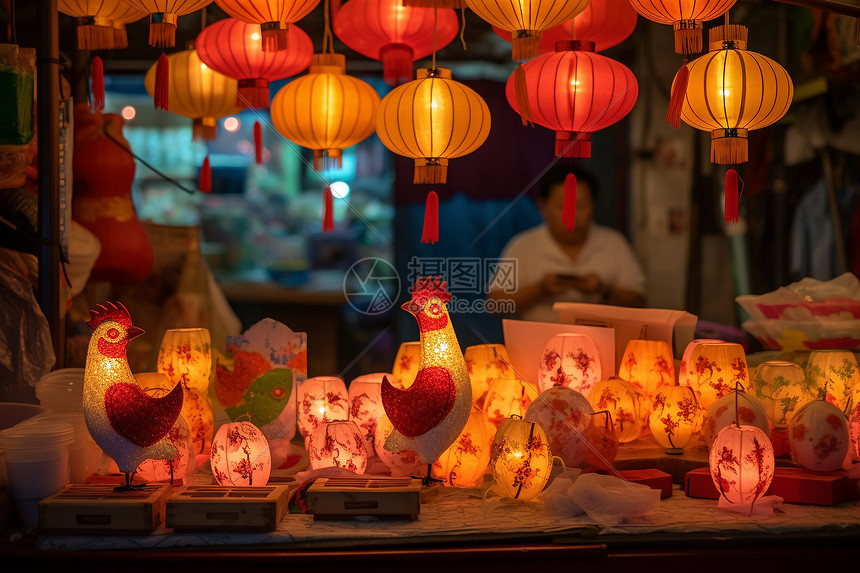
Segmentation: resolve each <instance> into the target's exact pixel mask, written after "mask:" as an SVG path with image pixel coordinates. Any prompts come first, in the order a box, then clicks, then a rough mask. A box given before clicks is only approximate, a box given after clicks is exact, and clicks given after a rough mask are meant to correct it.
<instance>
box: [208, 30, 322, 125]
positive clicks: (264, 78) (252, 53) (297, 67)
mask: <svg viewBox="0 0 860 573" xmlns="http://www.w3.org/2000/svg"><path fill="white" fill-rule="evenodd" d="M287 36H288V45H289V48H287V49H286V50H280V51H277V52H264V51H263V50H262V49H261V47H260V46H261V45H260V38H261V32H260V25H259V24H250V23H248V22H243V21H242V20H237V19H235V18H225V19H224V20H219V21H217V22H215V23H214V24H211V25H209V26H206V27H205V28H204V29H203V31H202V32H200V34H199V35H198V36H197V40H196V42H195V47H196V48H197V54H198V55H199V56H200V59H201V60H202V61H203V63H204V64H206V65H207V66H209V67H210V68H212V69H213V70H215V71H216V72H218V73H220V74H224V75H225V76H227V77H230V78H233V79H235V80H238V82H239V93H238V94H237V95H236V105H238V106H240V107H258V108H259V107H269V82H272V81H275V80H280V79H283V78H288V77H290V76H294V75H296V74H298V73H300V72H302V71H304V70H305V69H307V67H308V66H309V65H310V64H311V57H312V56H313V51H314V45H313V42H311V39H310V37H308V35H307V34H306V33H305V32H304V31H303V30H302V29H301V28H299V27H298V26H290V28H289V30H288V31H287Z"/></svg>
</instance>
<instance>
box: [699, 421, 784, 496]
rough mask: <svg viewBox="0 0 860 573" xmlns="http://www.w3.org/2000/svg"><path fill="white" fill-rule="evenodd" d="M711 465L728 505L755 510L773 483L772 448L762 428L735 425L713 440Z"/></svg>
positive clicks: (712, 472)
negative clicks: (742, 506)
mask: <svg viewBox="0 0 860 573" xmlns="http://www.w3.org/2000/svg"><path fill="white" fill-rule="evenodd" d="M708 465H709V466H710V469H711V479H712V480H713V481H714V485H715V486H716V487H717V491H719V492H720V495H721V496H722V497H724V498H725V499H726V501H728V502H729V503H733V504H741V505H748V506H750V508H752V505H753V504H754V503H755V501H756V500H757V499H758V498H760V497H761V496H763V495H764V493H765V492H766V491H767V488H768V487H770V482H771V481H772V480H773V471H774V456H773V445H771V443H770V439H769V438H768V437H767V434H765V433H764V432H763V431H761V429H760V428H756V427H755V426H737V425H734V424H732V425H730V426H726V427H725V428H723V429H722V430H720V433H719V434H717V436H716V438H715V439H714V445H713V446H711V451H710V455H709V456H708Z"/></svg>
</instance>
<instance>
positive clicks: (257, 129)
mask: <svg viewBox="0 0 860 573" xmlns="http://www.w3.org/2000/svg"><path fill="white" fill-rule="evenodd" d="M254 149H255V152H256V159H257V163H258V164H259V163H262V162H263V126H261V125H260V122H259V121H255V122H254Z"/></svg>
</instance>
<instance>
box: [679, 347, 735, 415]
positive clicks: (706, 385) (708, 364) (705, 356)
mask: <svg viewBox="0 0 860 573" xmlns="http://www.w3.org/2000/svg"><path fill="white" fill-rule="evenodd" d="M690 361H691V362H692V363H693V371H694V372H695V375H693V376H691V375H690V373H689V368H688V375H687V385H688V386H690V387H691V388H692V389H693V390H694V391H695V392H696V397H697V398H698V400H699V405H700V406H701V407H702V408H703V409H705V410H707V409H708V408H710V407H711V406H713V405H714V402H716V401H717V400H718V399H719V398H722V397H723V396H725V395H726V394H728V393H729V392H731V391H732V390H734V389H735V387H736V386H737V384H740V385H741V387H743V388H746V387H747V385H748V384H749V375H748V374H747V357H746V354H745V353H744V349H743V347H742V346H741V345H740V344H735V343H733V342H704V343H702V344H699V345H698V346H696V348H695V349H694V350H693V356H692V357H691V358H690Z"/></svg>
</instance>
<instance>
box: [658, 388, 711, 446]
mask: <svg viewBox="0 0 860 573" xmlns="http://www.w3.org/2000/svg"><path fill="white" fill-rule="evenodd" d="M701 419H702V408H700V407H699V404H698V402H696V395H695V394H694V393H693V389H692V388H690V387H689V386H666V387H664V388H660V391H659V392H657V395H656V396H654V404H653V407H652V409H651V416H650V419H649V426H650V428H651V435H653V436H654V439H655V440H657V443H658V444H660V445H661V446H663V447H664V448H666V453H668V454H682V453H684V448H685V447H686V446H687V445H688V444H689V443H690V442H691V441H692V440H693V438H695V437H696V433H697V431H698V429H699V426H700V425H701Z"/></svg>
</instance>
